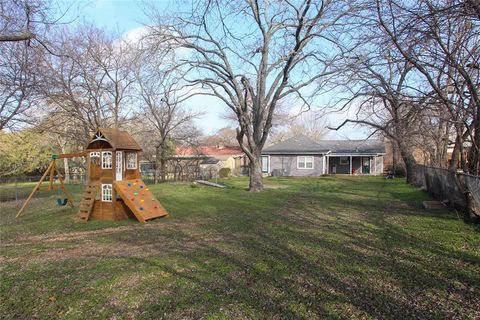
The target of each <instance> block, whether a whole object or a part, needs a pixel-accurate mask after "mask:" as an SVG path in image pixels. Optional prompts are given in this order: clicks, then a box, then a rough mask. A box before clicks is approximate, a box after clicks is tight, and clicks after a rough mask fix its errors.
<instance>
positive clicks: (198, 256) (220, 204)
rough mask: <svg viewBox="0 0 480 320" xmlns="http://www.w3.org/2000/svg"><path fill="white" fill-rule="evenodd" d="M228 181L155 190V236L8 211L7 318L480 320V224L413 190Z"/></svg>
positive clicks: (354, 182) (333, 180)
mask: <svg viewBox="0 0 480 320" xmlns="http://www.w3.org/2000/svg"><path fill="white" fill-rule="evenodd" d="M222 182H223V183H225V184H227V185H228V188H225V189H216V188H210V187H196V188H192V187H190V186H189V185H174V184H168V185H165V184H163V185H157V186H153V185H151V186H150V189H151V190H152V191H153V192H154V193H155V194H156V195H157V196H158V197H159V198H160V199H161V201H162V203H163V204H164V205H165V207H166V208H167V210H168V211H169V212H170V217H168V218H165V219H160V220H155V221H153V222H150V223H148V224H145V225H143V224H140V223H137V222H135V221H122V222H115V223H114V222H104V221H91V222H88V223H86V224H81V223H80V224H78V223H74V222H73V219H72V218H73V216H74V214H75V213H76V210H75V209H70V208H69V207H58V206H56V205H55V198H56V197H57V195H55V194H54V195H48V196H43V197H37V198H36V199H35V200H34V202H32V205H31V206H30V208H29V209H28V210H27V211H26V212H25V213H24V214H23V216H21V218H19V219H14V215H15V211H16V207H15V206H16V205H17V206H18V204H16V205H15V204H14V203H12V202H10V203H0V205H1V212H0V217H1V219H0V228H1V229H0V232H1V243H0V250H1V252H0V266H1V270H0V276H1V284H0V297H1V304H0V318H2V319H32V318H35V319H36V318H41V319H52V318H63V319H108V318H111V319H158V318H168V319H198V318H204V319H256V318H262V319H264V318H269V319H302V318H303V319H316V318H321V319H323V318H333V319H340V318H341V319H345V318H348V319H351V318H355V319H356V318H360V319H373V318H381V319H385V318H391V319H405V318H417V319H430V318H436V319H446V318H448V319H479V318H480V230H479V228H478V226H472V225H467V224H464V223H463V222H462V220H461V219H459V218H458V216H457V214H456V213H455V212H453V211H447V210H444V211H425V210H423V209H421V202H422V201H423V200H425V199H427V198H428V197H427V196H426V194H425V193H424V192H422V191H420V190H418V189H414V188H412V187H410V186H408V185H406V184H405V183H404V181H402V180H395V181H392V180H385V179H382V178H379V177H378V178H377V177H326V178H311V179H287V178H282V179H280V178H278V179H274V178H271V179H266V184H271V185H288V186H289V187H288V188H286V189H267V190H265V191H264V192H262V193H258V194H251V193H249V192H247V191H245V188H246V186H247V180H246V179H238V178H236V179H228V180H224V181H222ZM81 191H82V190H81V187H80V186H73V187H72V192H73V193H74V196H75V199H76V200H77V203H78V200H79V198H80V196H81Z"/></svg>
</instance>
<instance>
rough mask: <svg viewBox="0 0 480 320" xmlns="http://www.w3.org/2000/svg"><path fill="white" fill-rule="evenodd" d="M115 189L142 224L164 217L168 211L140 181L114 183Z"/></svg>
mask: <svg viewBox="0 0 480 320" xmlns="http://www.w3.org/2000/svg"><path fill="white" fill-rule="evenodd" d="M113 187H114V188H115V190H116V191H117V193H118V194H119V195H120V196H121V197H122V199H123V201H124V202H125V204H126V205H127V207H129V208H130V210H132V212H133V214H134V215H135V217H136V218H137V219H138V221H140V222H146V221H148V220H152V219H156V218H160V217H164V216H167V215H168V212H167V210H165V208H164V207H163V206H162V205H161V204H160V201H158V200H157V199H156V198H155V197H154V195H153V194H152V193H151V192H150V190H149V189H148V187H147V186H146V185H145V183H144V182H143V181H142V180H140V179H133V180H123V181H114V182H113Z"/></svg>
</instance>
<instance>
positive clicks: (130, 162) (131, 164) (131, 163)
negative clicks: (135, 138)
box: [127, 152, 137, 169]
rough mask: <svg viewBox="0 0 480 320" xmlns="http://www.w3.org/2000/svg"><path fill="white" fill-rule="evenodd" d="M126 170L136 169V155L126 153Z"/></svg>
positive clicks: (134, 153)
mask: <svg viewBox="0 0 480 320" xmlns="http://www.w3.org/2000/svg"><path fill="white" fill-rule="evenodd" d="M127 169H137V153H136V152H128V153H127Z"/></svg>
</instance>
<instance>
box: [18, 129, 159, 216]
mask: <svg viewBox="0 0 480 320" xmlns="http://www.w3.org/2000/svg"><path fill="white" fill-rule="evenodd" d="M141 151H142V149H141V148H140V146H139V145H138V144H137V142H136V141H135V140H134V139H133V138H132V137H131V136H130V135H129V134H128V133H127V132H125V131H119V130H115V129H98V130H97V132H96V133H95V135H94V137H93V138H92V139H91V141H90V143H89V144H88V145H87V147H86V148H85V151H83V152H80V153H73V154H60V155H58V156H55V155H54V156H52V162H51V163H50V165H49V167H48V169H47V170H46V171H45V173H44V174H43V176H42V178H41V179H40V181H39V182H38V184H37V185H36V186H35V188H34V189H33V191H32V193H31V194H30V195H29V197H28V198H27V200H26V201H25V203H24V204H23V206H22V207H21V208H20V210H19V212H18V213H17V217H18V216H20V214H21V213H22V212H23V211H24V210H25V208H26V206H27V204H28V203H29V202H30V200H31V199H32V197H33V195H34V194H35V192H37V191H39V190H41V185H42V183H43V182H44V181H45V179H46V177H47V176H49V185H48V187H47V190H53V189H54V187H53V182H54V179H55V176H57V177H58V180H59V182H60V188H61V189H62V190H63V192H64V193H65V196H66V199H63V200H62V199H58V204H59V205H65V204H67V203H68V204H69V205H70V206H71V207H73V200H72V197H71V196H70V194H69V192H68V190H67V189H66V188H65V185H64V181H63V177H62V176H61V174H60V173H59V172H58V170H57V166H56V163H55V162H56V160H57V159H62V158H73V157H87V168H88V171H87V173H88V183H87V185H86V186H85V191H84V194H83V197H82V200H81V202H80V207H79V211H78V213H77V216H76V217H77V219H78V220H80V221H88V220H90V219H97V220H122V219H128V218H129V217H132V218H136V219H137V220H138V221H140V222H146V221H148V220H152V219H155V218H160V217H164V216H167V215H168V213H167V211H166V210H165V208H164V207H163V206H162V205H161V203H160V202H159V201H158V200H157V199H156V198H155V197H154V196H153V194H152V193H151V192H150V190H149V189H148V187H147V186H146V185H145V183H144V182H143V181H142V180H141V179H140V170H139V163H138V159H139V154H140V152H141ZM55 173H56V175H55Z"/></svg>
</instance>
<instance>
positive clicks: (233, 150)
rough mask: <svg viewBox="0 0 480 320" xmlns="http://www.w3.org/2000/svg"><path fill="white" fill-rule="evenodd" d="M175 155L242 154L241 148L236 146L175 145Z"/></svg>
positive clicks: (232, 155)
mask: <svg viewBox="0 0 480 320" xmlns="http://www.w3.org/2000/svg"><path fill="white" fill-rule="evenodd" d="M175 154H176V156H198V157H200V156H208V157H222V156H223V157H225V156H231V157H234V156H243V155H244V153H243V150H242V148H240V147H236V146H225V147H217V146H199V147H190V146H177V147H176V148H175Z"/></svg>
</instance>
